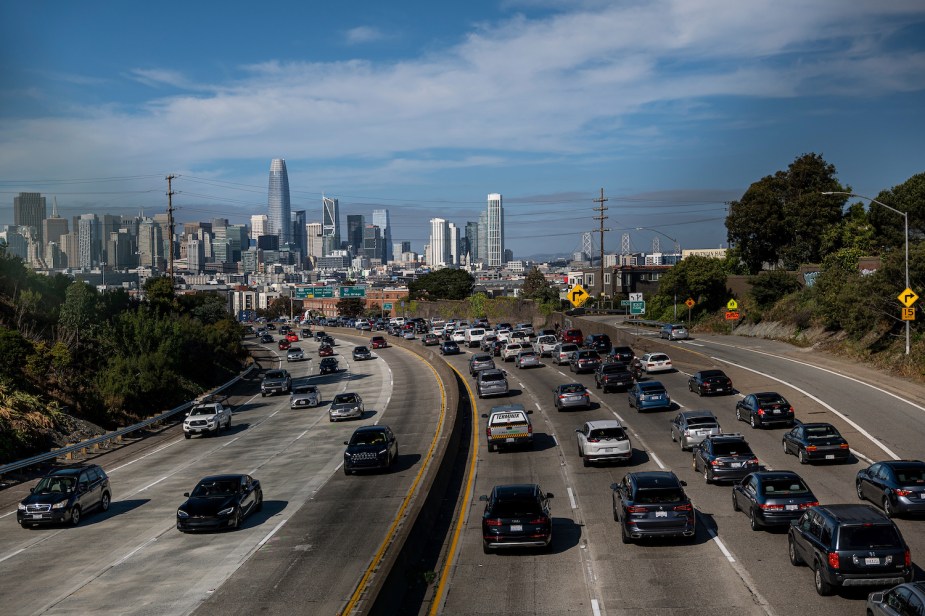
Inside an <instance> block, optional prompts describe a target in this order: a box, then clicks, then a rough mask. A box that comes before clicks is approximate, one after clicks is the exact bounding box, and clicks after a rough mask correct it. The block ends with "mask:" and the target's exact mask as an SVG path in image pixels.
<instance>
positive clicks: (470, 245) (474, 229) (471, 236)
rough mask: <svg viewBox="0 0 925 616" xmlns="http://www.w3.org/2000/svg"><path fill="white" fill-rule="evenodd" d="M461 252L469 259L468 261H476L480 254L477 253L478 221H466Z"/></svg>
mask: <svg viewBox="0 0 925 616" xmlns="http://www.w3.org/2000/svg"><path fill="white" fill-rule="evenodd" d="M462 252H463V254H465V255H466V256H467V258H468V259H469V261H468V262H469V263H470V264H471V263H477V262H478V261H479V259H481V258H482V256H481V255H480V254H479V223H478V222H467V223H466V237H465V241H464V242H463V249H462Z"/></svg>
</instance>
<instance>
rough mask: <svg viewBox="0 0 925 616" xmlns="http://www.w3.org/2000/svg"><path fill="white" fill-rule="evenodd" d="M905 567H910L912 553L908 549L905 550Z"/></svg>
mask: <svg viewBox="0 0 925 616" xmlns="http://www.w3.org/2000/svg"><path fill="white" fill-rule="evenodd" d="M906 566H907V567H911V566H912V553H911V552H910V551H909V550H908V549H906Z"/></svg>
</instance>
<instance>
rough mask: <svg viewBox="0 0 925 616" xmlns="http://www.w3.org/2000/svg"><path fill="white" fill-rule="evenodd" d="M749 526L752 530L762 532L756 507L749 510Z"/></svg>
mask: <svg viewBox="0 0 925 616" xmlns="http://www.w3.org/2000/svg"><path fill="white" fill-rule="evenodd" d="M748 525H749V527H750V528H751V529H752V530H761V523H760V522H759V521H758V516H757V515H755V508H754V507H752V508H751V509H749V510H748Z"/></svg>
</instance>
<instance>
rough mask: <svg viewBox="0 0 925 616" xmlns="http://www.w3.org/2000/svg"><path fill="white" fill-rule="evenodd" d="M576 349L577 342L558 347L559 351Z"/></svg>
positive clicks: (567, 351)
mask: <svg viewBox="0 0 925 616" xmlns="http://www.w3.org/2000/svg"><path fill="white" fill-rule="evenodd" d="M577 350H578V345H577V344H563V345H562V346H561V347H559V352H560V353H571V352H572V351H577Z"/></svg>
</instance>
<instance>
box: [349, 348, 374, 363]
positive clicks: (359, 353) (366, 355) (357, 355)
mask: <svg viewBox="0 0 925 616" xmlns="http://www.w3.org/2000/svg"><path fill="white" fill-rule="evenodd" d="M372 358H373V354H372V353H371V352H370V350H369V349H368V348H367V347H365V346H358V347H353V359H354V360H356V361H362V360H364V359H372Z"/></svg>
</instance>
